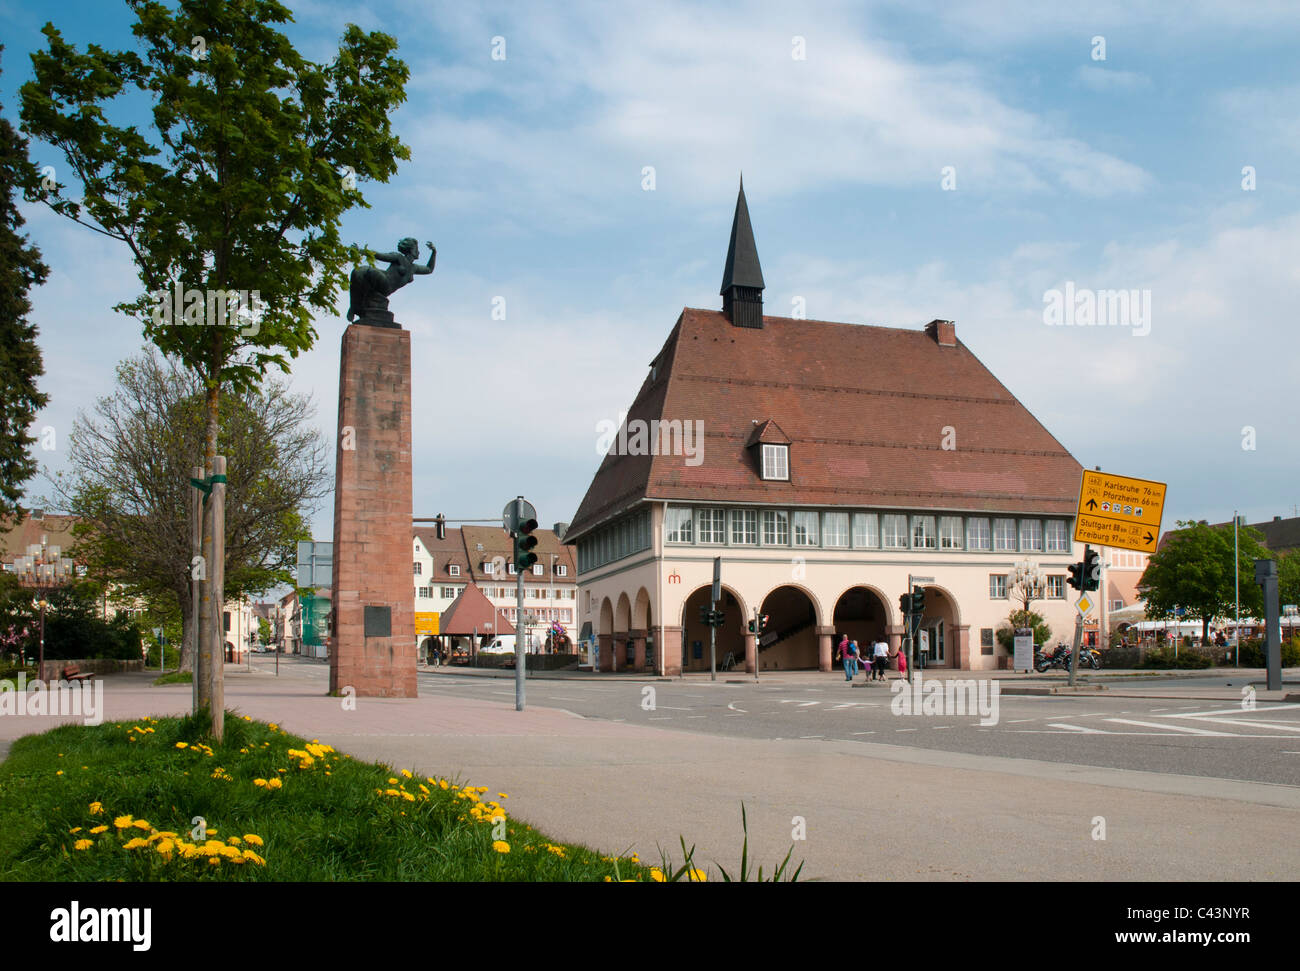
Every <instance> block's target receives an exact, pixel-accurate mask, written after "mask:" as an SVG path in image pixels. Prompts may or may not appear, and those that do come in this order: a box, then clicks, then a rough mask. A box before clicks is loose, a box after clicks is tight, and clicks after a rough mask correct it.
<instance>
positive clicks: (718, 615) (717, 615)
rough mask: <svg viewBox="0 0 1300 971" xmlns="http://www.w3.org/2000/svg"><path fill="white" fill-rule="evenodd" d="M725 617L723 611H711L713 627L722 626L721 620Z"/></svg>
mask: <svg viewBox="0 0 1300 971" xmlns="http://www.w3.org/2000/svg"><path fill="white" fill-rule="evenodd" d="M726 619H727V615H726V614H725V613H723V612H722V611H721V610H715V611H714V612H713V626H714V627H721V626H722V622H723V621H724V620H726Z"/></svg>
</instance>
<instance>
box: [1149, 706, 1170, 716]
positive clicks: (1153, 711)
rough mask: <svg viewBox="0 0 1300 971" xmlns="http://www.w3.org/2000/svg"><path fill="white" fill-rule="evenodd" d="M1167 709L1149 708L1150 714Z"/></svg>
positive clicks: (1166, 709)
mask: <svg viewBox="0 0 1300 971" xmlns="http://www.w3.org/2000/svg"><path fill="white" fill-rule="evenodd" d="M1168 710H1169V709H1168V708H1152V709H1151V714H1153V715H1154V714H1155V713H1156V712H1158V711H1168Z"/></svg>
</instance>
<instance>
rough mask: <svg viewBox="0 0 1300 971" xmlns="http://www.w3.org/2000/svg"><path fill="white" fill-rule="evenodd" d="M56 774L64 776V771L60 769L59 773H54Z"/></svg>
mask: <svg viewBox="0 0 1300 971" xmlns="http://www.w3.org/2000/svg"><path fill="white" fill-rule="evenodd" d="M54 774H55V775H63V770H62V769H59V771H58V772H56V773H54Z"/></svg>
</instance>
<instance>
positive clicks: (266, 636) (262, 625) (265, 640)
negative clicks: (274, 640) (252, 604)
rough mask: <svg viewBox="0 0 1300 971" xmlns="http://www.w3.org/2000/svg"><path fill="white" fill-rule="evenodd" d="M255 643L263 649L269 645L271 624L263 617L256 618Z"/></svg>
mask: <svg viewBox="0 0 1300 971" xmlns="http://www.w3.org/2000/svg"><path fill="white" fill-rule="evenodd" d="M257 642H258V643H259V644H261V645H262V646H263V647H268V646H269V645H270V643H271V622H270V621H268V620H267V619H266V618H265V617H259V618H257Z"/></svg>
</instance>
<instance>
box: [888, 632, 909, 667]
mask: <svg viewBox="0 0 1300 971" xmlns="http://www.w3.org/2000/svg"><path fill="white" fill-rule="evenodd" d="M905 630H906V628H904V627H903V625H902V624H890V625H889V626H888V627H886V628H885V634H886V636H887V637H888V639H889V649H890V650H891V651H893V652H894V653H895V654H897V653H898V652H899V651H901V650H902V649H903V634H904V632H905ZM889 668H890V670H892V671H897V670H898V661H897V659H895V660H893V661H890V662H889Z"/></svg>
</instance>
